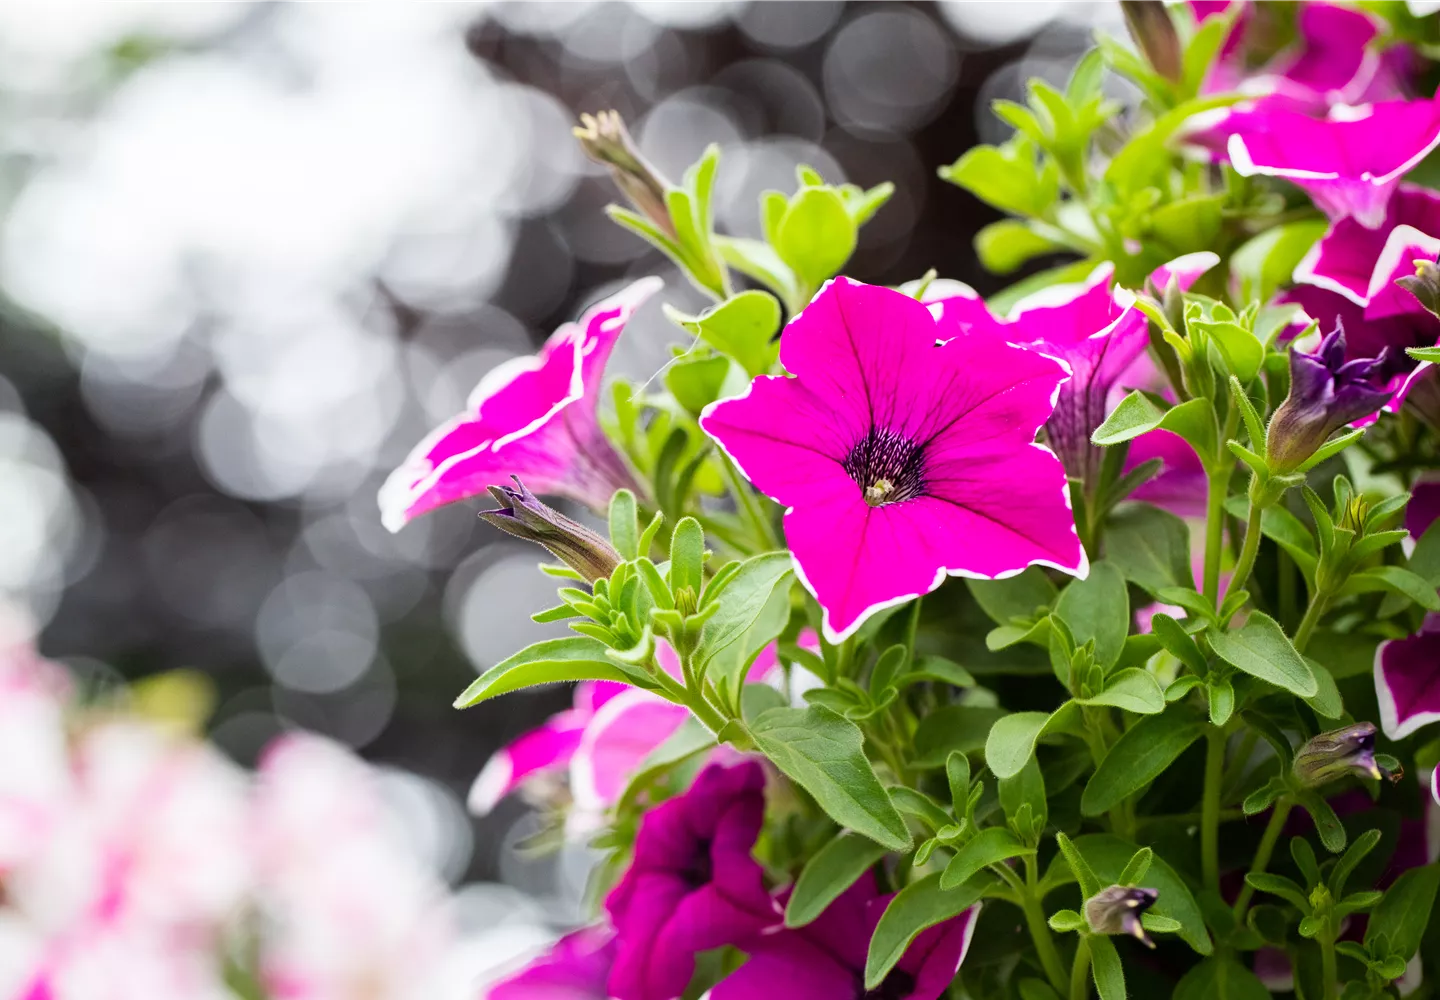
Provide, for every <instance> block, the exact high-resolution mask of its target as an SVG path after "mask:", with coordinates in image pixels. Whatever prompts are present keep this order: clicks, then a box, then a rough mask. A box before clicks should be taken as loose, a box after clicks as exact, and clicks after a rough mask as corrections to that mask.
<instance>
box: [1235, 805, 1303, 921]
mask: <svg viewBox="0 0 1440 1000" xmlns="http://www.w3.org/2000/svg"><path fill="white" fill-rule="evenodd" d="M1293 804H1294V803H1292V802H1291V801H1290V800H1289V799H1288V798H1282V799H1280V801H1278V802H1276V803H1275V808H1274V810H1273V811H1271V813H1270V822H1269V823H1267V824H1265V833H1264V835H1263V836H1262V837H1261V838H1260V847H1259V848H1258V849H1257V850H1256V851H1255V860H1254V861H1253V862H1251V864H1250V874H1251V875H1259V874H1260V873H1261V872H1263V871H1264V870H1265V867H1266V866H1267V865H1269V864H1270V858H1271V856H1272V855H1274V853H1275V844H1276V843H1277V842H1278V841H1279V840H1280V831H1281V830H1283V829H1285V819H1286V817H1287V816H1289V815H1290V808H1291V806H1292V805H1293ZM1254 895H1255V889H1254V888H1253V887H1252V886H1251V885H1250V883H1249V882H1246V883H1245V884H1244V885H1243V886H1241V888H1240V896H1239V897H1238V898H1237V899H1236V900H1235V922H1236V923H1242V922H1243V921H1244V920H1245V909H1246V908H1247V907H1248V906H1249V905H1250V897H1251V896H1254Z"/></svg>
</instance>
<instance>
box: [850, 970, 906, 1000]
mask: <svg viewBox="0 0 1440 1000" xmlns="http://www.w3.org/2000/svg"><path fill="white" fill-rule="evenodd" d="M914 992H915V977H914V976H913V975H911V974H910V973H908V972H906V971H905V970H904V969H891V970H890V974H889V975H888V976H886V977H885V978H884V979H883V980H881V982H880V985H879V986H877V987H875V988H874V989H873V990H867V989H866V988H865V986H864V984H863V983H861V985H860V986H859V987H857V988H856V990H855V1000H905V997H908V996H910V994H912V993H914Z"/></svg>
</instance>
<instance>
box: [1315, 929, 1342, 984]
mask: <svg viewBox="0 0 1440 1000" xmlns="http://www.w3.org/2000/svg"><path fill="white" fill-rule="evenodd" d="M1319 942H1320V974H1321V976H1323V977H1324V979H1325V1000H1336V998H1337V997H1339V996H1340V977H1339V976H1338V975H1337V974H1336V972H1335V938H1334V937H1332V936H1330V935H1328V934H1326V935H1322V936H1321V937H1320V938H1319Z"/></svg>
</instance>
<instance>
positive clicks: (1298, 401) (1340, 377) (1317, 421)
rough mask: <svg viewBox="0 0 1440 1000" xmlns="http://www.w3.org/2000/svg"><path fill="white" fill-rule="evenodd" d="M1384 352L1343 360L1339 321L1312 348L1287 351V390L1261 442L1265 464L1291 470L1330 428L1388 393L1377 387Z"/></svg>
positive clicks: (1369, 409) (1380, 402) (1375, 405)
mask: <svg viewBox="0 0 1440 1000" xmlns="http://www.w3.org/2000/svg"><path fill="white" fill-rule="evenodd" d="M1385 362H1386V352H1384V351H1382V352H1381V354H1380V356H1379V357H1378V358H1361V359H1358V360H1355V361H1350V362H1347V361H1346V360H1345V330H1344V327H1343V326H1341V325H1340V324H1339V323H1336V325H1335V329H1334V330H1333V331H1332V332H1331V333H1329V334H1327V335H1326V336H1325V339H1324V340H1322V341H1321V342H1320V347H1319V349H1318V350H1317V351H1316V352H1315V353H1314V354H1306V353H1305V352H1304V351H1301V350H1297V349H1294V348H1292V349H1291V351H1290V395H1288V396H1286V397H1285V402H1283V403H1281V404H1280V407H1279V409H1277V410H1276V411H1275V417H1274V419H1272V420H1271V421H1270V430H1269V432H1268V433H1267V435H1266V443H1267V448H1268V451H1269V457H1270V467H1271V469H1273V470H1274V471H1275V472H1277V473H1287V472H1293V471H1295V470H1296V469H1297V468H1299V467H1300V466H1301V465H1303V464H1304V462H1305V460H1306V459H1308V458H1309V457H1310V456H1311V455H1313V454H1315V452H1316V450H1317V449H1319V447H1320V446H1321V445H1323V444H1324V443H1325V441H1326V439H1327V438H1329V437H1330V435H1331V434H1334V433H1335V432H1336V431H1337V430H1339V429H1340V428H1342V427H1344V426H1345V425H1346V424H1349V423H1352V422H1353V421H1356V420H1359V419H1360V418H1361V417H1367V416H1369V415H1370V414H1372V413H1374V412H1375V411H1376V410H1378V409H1380V407H1382V406H1384V405H1385V403H1386V402H1387V401H1388V400H1389V399H1390V397H1391V395H1393V393H1391V392H1390V391H1389V390H1387V389H1384V388H1381V385H1382V384H1383V371H1382V370H1383V368H1384V365H1385Z"/></svg>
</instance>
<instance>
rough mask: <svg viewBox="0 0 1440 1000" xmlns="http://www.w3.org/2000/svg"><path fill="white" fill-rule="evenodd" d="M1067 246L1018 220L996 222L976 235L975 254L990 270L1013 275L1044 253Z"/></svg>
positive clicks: (1053, 251)
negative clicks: (1012, 272)
mask: <svg viewBox="0 0 1440 1000" xmlns="http://www.w3.org/2000/svg"><path fill="white" fill-rule="evenodd" d="M1065 249H1067V248H1066V246H1065V245H1064V244H1063V243H1056V242H1055V241H1054V240H1052V239H1049V238H1048V237H1045V236H1041V235H1040V234H1039V233H1037V232H1035V230H1033V229H1031V228H1030V227H1029V226H1027V225H1025V224H1024V223H1023V222H1017V221H1016V220H1014V219H1001V220H1000V221H999V222H992V223H990V225H988V226H986V227H985V228H984V229H982V230H980V232H978V233H976V234H975V253H976V254H977V255H978V256H979V257H980V263H981V265H983V266H984V268H985V269H986V270H987V271H992V272H994V273H995V274H1009V273H1010V272H1011V271H1014V270H1016V269H1017V268H1019V267H1021V266H1022V265H1024V264H1026V263H1028V262H1029V261H1031V260H1032V259H1034V258H1036V257H1039V256H1040V255H1041V254H1047V253H1055V252H1056V251H1058V250H1065Z"/></svg>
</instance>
